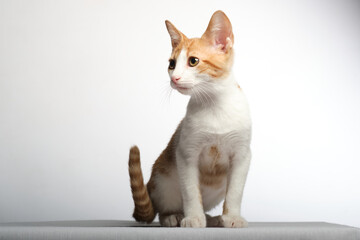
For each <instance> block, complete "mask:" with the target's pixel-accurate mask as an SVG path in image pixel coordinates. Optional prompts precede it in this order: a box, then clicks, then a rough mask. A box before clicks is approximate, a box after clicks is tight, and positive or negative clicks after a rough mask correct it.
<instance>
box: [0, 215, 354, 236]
mask: <svg viewBox="0 0 360 240" xmlns="http://www.w3.org/2000/svg"><path fill="white" fill-rule="evenodd" d="M0 239H1V240H5V239H6V240H8V239H9V240H11V239H39V240H41V239H49V240H51V239H64V240H65V239H97V240H99V239H154V240H159V239H191V240H196V239H206V240H210V239H224V240H225V239H241V240H258V239H266V240H272V239H274V240H275V239H276V240H290V239H327V240H332V239H334V240H335V239H336V240H350V239H357V240H360V229H357V228H353V227H348V226H343V225H338V224H331V223H322V222H301V223H250V224H249V227H248V228H244V229H225V228H206V229H188V228H187V229H184V228H161V227H159V225H158V224H157V223H155V224H151V225H147V224H137V223H135V222H130V221H110V220H103V221H56V222H33V223H2V224H0Z"/></svg>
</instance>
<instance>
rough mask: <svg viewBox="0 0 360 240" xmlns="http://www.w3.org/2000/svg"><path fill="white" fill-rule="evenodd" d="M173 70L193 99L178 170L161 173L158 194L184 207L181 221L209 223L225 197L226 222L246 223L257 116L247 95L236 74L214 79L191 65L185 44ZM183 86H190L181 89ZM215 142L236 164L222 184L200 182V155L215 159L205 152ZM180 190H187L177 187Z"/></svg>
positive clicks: (183, 130) (196, 224) (224, 157)
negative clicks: (244, 208) (243, 201)
mask: <svg viewBox="0 0 360 240" xmlns="http://www.w3.org/2000/svg"><path fill="white" fill-rule="evenodd" d="M200 61H201V60H200ZM169 75H170V78H171V77H172V76H177V77H181V78H180V80H179V81H178V83H177V84H174V83H173V82H171V86H172V87H173V88H176V89H178V90H179V92H181V93H183V94H187V95H191V99H190V101H189V104H188V107H187V112H186V116H185V118H184V120H183V122H182V124H181V126H180V133H179V136H178V144H177V148H176V163H177V168H176V169H175V170H176V171H177V173H175V174H171V175H170V176H168V177H162V178H166V179H162V178H158V182H157V184H159V185H158V186H160V187H159V190H158V191H157V192H158V193H154V196H155V195H157V194H158V195H157V198H158V201H159V202H160V203H162V204H160V205H161V206H162V207H165V206H166V207H167V208H169V209H171V208H172V209H179V208H183V209H182V210H183V213H184V215H185V218H184V219H183V220H182V222H181V226H184V227H204V226H206V219H205V215H204V211H208V210H210V209H211V208H213V207H215V206H216V205H217V204H218V203H219V202H220V201H222V200H223V199H224V197H225V202H226V206H227V208H228V212H227V214H226V215H224V216H223V217H222V220H223V221H224V225H225V226H229V227H234V226H235V227H239V226H246V221H245V220H244V219H243V218H241V216H240V209H241V199H242V193H243V189H244V185H245V181H246V176H247V172H248V168H249V164H250V158H251V152H250V140H251V120H250V114H249V108H248V105H247V101H246V98H245V95H244V94H243V92H242V91H241V90H240V89H239V88H238V87H237V83H236V81H235V79H234V77H233V75H232V74H230V75H228V76H227V77H226V78H224V79H211V78H210V77H209V76H208V75H206V74H199V73H198V72H197V71H196V68H195V67H190V66H188V59H187V56H186V52H185V50H182V51H181V53H180V55H179V57H178V58H177V59H176V67H175V69H174V70H169ZM178 86H180V87H184V88H188V89H187V90H184V89H179V88H178ZM214 145H216V146H217V148H218V151H219V152H220V156H221V158H220V159H219V161H220V162H221V163H222V164H228V165H229V166H230V167H229V175H228V176H227V178H226V179H224V180H223V183H222V185H221V187H219V188H212V187H211V186H202V185H201V184H200V183H199V170H198V166H199V161H203V162H202V164H205V165H206V164H211V161H212V159H211V158H210V157H209V156H208V155H207V154H203V153H204V152H207V151H208V149H209V148H210V147H211V146H214ZM201 156H202V157H201ZM199 186H200V188H199ZM179 190H180V191H181V195H180V193H179V192H177V191H179ZM160 192H163V194H159V193H160ZM180 199H181V200H180ZM201 199H202V204H201Z"/></svg>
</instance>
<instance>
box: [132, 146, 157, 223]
mask: <svg viewBox="0 0 360 240" xmlns="http://www.w3.org/2000/svg"><path fill="white" fill-rule="evenodd" d="M129 174H130V186H131V191H132V196H133V199H134V203H135V209H134V213H133V217H134V218H135V220H136V221H138V222H147V223H151V222H152V221H153V220H154V218H155V211H154V207H153V205H152V202H151V199H150V196H149V193H148V191H147V188H146V186H145V185H144V179H143V175H142V171H141V164H140V151H139V148H138V147H137V146H133V147H132V148H131V149H130V156H129Z"/></svg>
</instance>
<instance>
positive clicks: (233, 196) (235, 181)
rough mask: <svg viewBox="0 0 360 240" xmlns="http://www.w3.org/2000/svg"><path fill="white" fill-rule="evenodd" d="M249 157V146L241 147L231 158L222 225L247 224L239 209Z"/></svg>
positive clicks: (243, 225)
mask: <svg viewBox="0 0 360 240" xmlns="http://www.w3.org/2000/svg"><path fill="white" fill-rule="evenodd" d="M250 159H251V151H250V149H249V148H242V149H241V150H239V151H238V152H236V153H235V154H234V156H233V157H232V159H231V171H230V174H229V176H228V183H227V190H226V196H225V201H224V206H223V215H222V216H221V218H222V220H223V225H224V227H228V228H241V227H247V225H248V223H247V221H246V220H245V219H244V218H243V217H241V215H240V210H241V200H242V196H243V191H244V186H245V182H246V177H247V173H248V170H249V165H250Z"/></svg>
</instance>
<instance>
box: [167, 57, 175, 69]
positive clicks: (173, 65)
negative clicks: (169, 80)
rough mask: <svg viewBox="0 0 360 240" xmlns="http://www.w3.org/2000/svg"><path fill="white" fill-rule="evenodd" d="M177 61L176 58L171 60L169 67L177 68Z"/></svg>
mask: <svg viewBox="0 0 360 240" xmlns="http://www.w3.org/2000/svg"><path fill="white" fill-rule="evenodd" d="M175 65H176V62H175V60H174V59H170V60H169V69H175Z"/></svg>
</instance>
